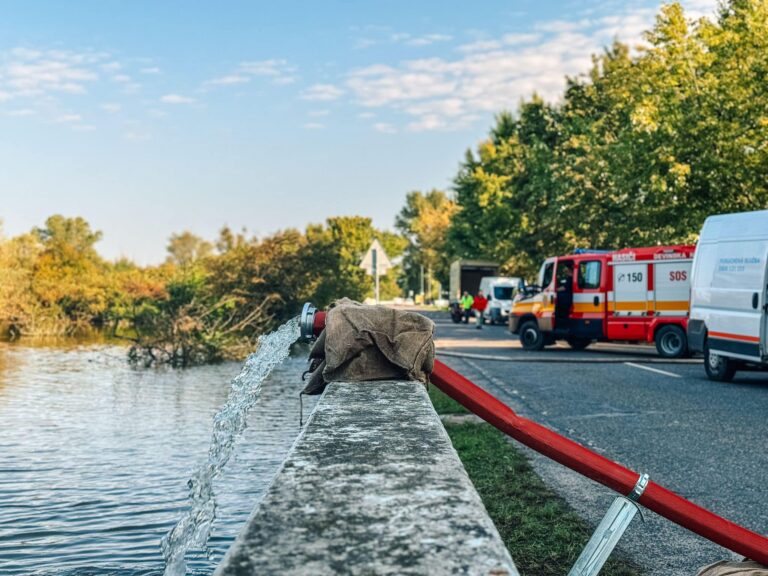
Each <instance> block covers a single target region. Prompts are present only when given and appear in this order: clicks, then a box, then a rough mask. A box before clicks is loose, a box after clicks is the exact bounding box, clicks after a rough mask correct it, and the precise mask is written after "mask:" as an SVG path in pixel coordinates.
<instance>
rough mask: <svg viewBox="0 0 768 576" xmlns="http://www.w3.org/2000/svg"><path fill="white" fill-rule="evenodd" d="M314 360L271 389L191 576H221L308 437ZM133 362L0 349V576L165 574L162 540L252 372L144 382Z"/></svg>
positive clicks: (298, 359)
mask: <svg viewBox="0 0 768 576" xmlns="http://www.w3.org/2000/svg"><path fill="white" fill-rule="evenodd" d="M306 352H307V351H306V348H304V347H302V346H300V345H297V346H295V347H294V353H293V356H292V357H291V358H290V359H289V360H288V362H286V363H285V364H284V365H283V366H282V367H279V368H277V369H276V370H275V371H274V372H273V373H272V375H271V376H270V377H269V378H268V380H267V381H266V382H265V383H264V386H263V389H262V392H261V399H260V401H259V403H258V404H257V405H256V406H255V407H254V408H253V409H252V410H251V412H250V415H249V417H248V428H247V429H246V431H245V433H244V434H243V436H242V438H241V440H240V441H239V443H238V447H237V449H236V452H235V457H234V458H233V459H232V460H231V461H230V462H229V464H228V466H227V467H226V469H225V471H224V474H223V475H222V476H221V477H219V478H218V479H217V481H216V482H215V484H214V487H215V490H216V495H217V502H218V505H219V508H218V513H217V515H218V518H217V520H216V523H215V524H214V528H213V531H212V534H211V538H210V540H209V543H208V545H209V554H208V555H206V553H205V552H204V551H191V552H190V553H189V554H188V556H187V559H188V562H187V570H188V572H187V573H188V574H211V573H212V572H213V569H214V568H215V566H216V565H217V564H218V562H219V561H220V560H221V558H222V556H223V554H224V552H225V551H226V549H227V547H228V546H229V544H230V543H231V542H232V540H233V539H234V537H235V536H236V535H237V533H238V531H239V530H240V528H241V527H242V525H243V523H244V522H245V520H246V519H247V517H248V515H249V514H250V512H251V510H252V508H253V506H254V504H255V503H256V502H257V501H258V498H259V497H260V496H261V495H262V494H263V492H264V491H265V489H266V487H267V486H268V484H269V482H270V480H271V479H272V477H273V475H274V474H275V472H276V471H277V469H278V467H279V466H280V464H281V462H282V460H283V458H284V457H285V454H286V453H287V451H288V450H289V448H290V446H291V445H292V443H293V441H294V440H295V438H296V436H297V435H298V432H299V412H298V410H299V403H298V392H299V390H300V389H301V387H302V383H301V381H300V375H301V371H302V370H303V369H304V367H305V366H306V362H305V360H304V359H305V358H306ZM125 357H126V355H125V349H123V348H120V347H116V346H105V345H83V346H70V347H68V348H51V347H45V348H32V347H26V346H23V345H13V346H11V345H3V344H0V574H9V575H10V574H24V575H28V574H36V575H46V576H54V575H55V576H62V575H66V576H75V575H77V576H96V575H98V576H106V575H110V576H139V575H150V574H151V575H160V574H162V571H163V557H162V554H161V551H160V541H161V539H162V537H163V536H164V535H165V534H166V533H167V532H168V530H169V529H170V528H171V527H173V525H174V524H175V522H176V521H177V520H178V519H179V517H180V515H181V514H182V513H183V511H184V510H185V507H186V506H187V505H188V500H187V481H188V479H189V476H190V474H191V473H192V472H193V471H194V469H195V468H196V467H197V466H198V465H199V464H200V463H201V462H203V461H204V460H205V458H206V454H207V450H208V445H209V441H210V438H211V426H212V417H213V415H214V414H215V413H216V411H217V410H218V409H219V408H220V407H221V406H222V404H223V403H224V402H225V401H226V399H227V395H228V392H229V383H230V381H231V379H232V378H233V377H235V376H236V375H237V374H238V373H239V372H240V368H241V365H240V364H239V363H226V364H220V365H216V366H204V367H199V368H192V369H186V370H171V369H137V368H132V367H131V366H130V365H129V364H128V363H127V362H126V360H125ZM308 404H309V405H308ZM311 408H312V405H311V403H308V402H307V401H306V399H305V403H304V411H305V416H306V414H307V413H308V411H309V410H311Z"/></svg>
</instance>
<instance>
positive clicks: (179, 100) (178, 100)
mask: <svg viewBox="0 0 768 576" xmlns="http://www.w3.org/2000/svg"><path fill="white" fill-rule="evenodd" d="M160 102H162V103H163V104H194V102H195V99H194V98H190V97H189V96H182V95H181V94H165V95H164V96H161V97H160Z"/></svg>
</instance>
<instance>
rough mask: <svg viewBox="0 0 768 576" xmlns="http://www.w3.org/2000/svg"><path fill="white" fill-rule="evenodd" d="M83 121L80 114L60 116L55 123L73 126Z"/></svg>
mask: <svg viewBox="0 0 768 576" xmlns="http://www.w3.org/2000/svg"><path fill="white" fill-rule="evenodd" d="M82 119H83V117H82V116H80V114H60V115H59V116H57V117H56V118H55V119H54V121H55V122H56V123H58V124H72V123H73V122H80V121H81V120H82Z"/></svg>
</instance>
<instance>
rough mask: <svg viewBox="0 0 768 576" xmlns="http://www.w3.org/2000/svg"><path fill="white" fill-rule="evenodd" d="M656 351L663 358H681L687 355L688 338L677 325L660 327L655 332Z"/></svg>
mask: <svg viewBox="0 0 768 576" xmlns="http://www.w3.org/2000/svg"><path fill="white" fill-rule="evenodd" d="M655 341H656V350H657V351H658V352H659V356H662V357H664V358H682V357H683V356H685V355H686V354H688V338H686V336H685V331H684V330H683V329H682V328H681V327H680V326H677V325H674V324H671V325H669V326H662V327H661V328H659V330H658V332H656V338H655Z"/></svg>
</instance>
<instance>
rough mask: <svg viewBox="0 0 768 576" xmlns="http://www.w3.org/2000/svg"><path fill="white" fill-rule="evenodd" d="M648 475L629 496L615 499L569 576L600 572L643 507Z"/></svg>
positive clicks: (594, 575) (641, 478)
mask: <svg viewBox="0 0 768 576" xmlns="http://www.w3.org/2000/svg"><path fill="white" fill-rule="evenodd" d="M648 479H649V478H648V474H642V475H641V476H640V478H639V479H638V481H637V484H635V488H634V490H632V493H631V494H629V496H628V497H626V498H625V497H624V496H619V497H618V498H616V500H614V501H613V504H611V507H610V508H608V512H606V513H605V516H603V519H602V520H601V521H600V524H599V525H598V527H597V529H595V532H594V533H593V534H592V537H591V538H590V539H589V542H587V545H586V546H585V547H584V550H582V551H581V554H580V555H579V557H578V559H577V560H576V563H575V564H574V565H573V568H571V571H570V572H568V576H597V574H598V573H599V572H600V570H601V569H602V567H603V565H604V564H605V562H606V561H607V560H608V557H609V556H610V555H611V552H613V549H614V548H615V547H616V545H617V544H618V543H619V540H621V537H622V536H623V535H624V532H625V531H626V529H627V528H628V527H629V523H630V522H632V519H633V518H634V517H635V514H637V513H638V512H639V511H640V507H639V506H638V505H637V500H638V498H640V496H642V495H643V492H644V491H645V487H646V486H648ZM641 517H642V516H641Z"/></svg>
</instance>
